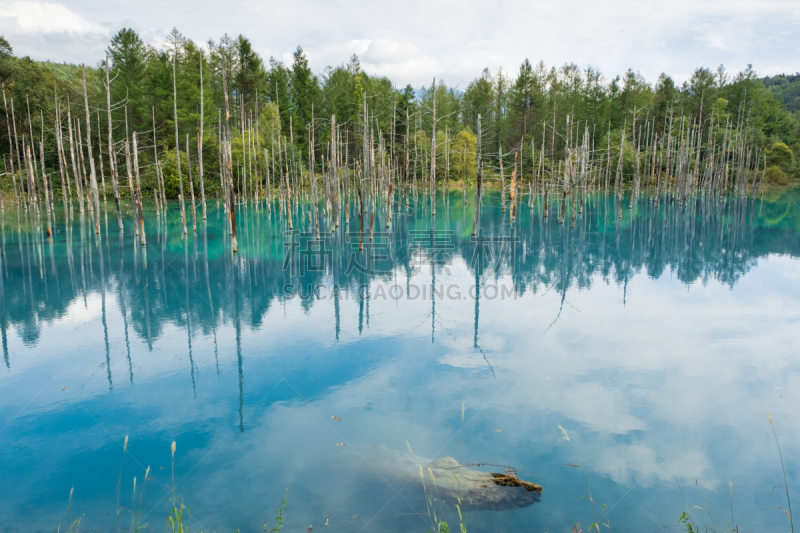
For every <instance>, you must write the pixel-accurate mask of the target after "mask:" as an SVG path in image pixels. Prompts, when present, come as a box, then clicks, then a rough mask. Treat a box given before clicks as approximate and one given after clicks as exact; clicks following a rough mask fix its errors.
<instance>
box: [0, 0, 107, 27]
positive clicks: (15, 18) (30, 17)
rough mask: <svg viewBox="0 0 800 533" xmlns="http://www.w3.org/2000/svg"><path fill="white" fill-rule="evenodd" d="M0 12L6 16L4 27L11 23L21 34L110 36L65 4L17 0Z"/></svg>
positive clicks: (0, 8)
mask: <svg viewBox="0 0 800 533" xmlns="http://www.w3.org/2000/svg"><path fill="white" fill-rule="evenodd" d="M0 11H2V13H3V15H2V17H0V20H3V23H4V25H6V24H8V23H9V22H10V23H11V24H13V25H14V27H15V29H16V30H17V31H18V32H20V33H23V34H27V35H36V34H40V33H61V32H67V33H69V34H71V35H73V36H74V35H76V34H86V33H99V34H102V35H107V34H108V30H107V29H106V28H104V27H103V26H101V25H99V24H95V23H93V22H89V21H88V20H86V19H85V18H83V16H81V15H80V14H79V13H76V12H74V11H72V10H71V9H69V8H68V7H67V6H65V5H63V4H56V3H53V2H35V1H34V2H30V1H25V2H21V1H19V0H15V1H11V2H0ZM6 19H11V20H10V21H9V20H6ZM18 35H19V33H18Z"/></svg>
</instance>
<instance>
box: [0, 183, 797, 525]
mask: <svg viewBox="0 0 800 533" xmlns="http://www.w3.org/2000/svg"><path fill="white" fill-rule="evenodd" d="M559 200H560V198H556V197H555V196H554V197H553V201H551V203H550V205H549V211H550V212H549V216H544V213H543V205H542V201H541V198H536V199H535V200H534V202H533V205H529V202H528V196H527V194H526V195H524V198H523V199H522V200H521V202H520V204H519V207H518V209H517V212H516V217H515V218H514V219H512V217H511V213H510V209H508V208H507V209H506V210H505V212H504V211H503V209H502V208H501V202H500V197H499V195H498V193H497V192H496V191H489V192H488V193H487V194H486V196H485V197H484V199H483V209H482V212H481V218H480V231H479V233H478V236H476V237H475V238H473V237H472V217H473V209H474V201H475V192H474V191H469V190H468V191H467V192H466V193H464V192H462V191H461V190H457V191H456V190H453V191H450V192H440V193H439V194H438V195H437V209H436V216H435V217H432V216H431V209H430V200H429V199H428V197H427V196H423V195H422V194H420V195H419V196H418V197H415V196H414V195H413V194H405V193H402V194H399V195H398V194H395V198H394V201H393V207H392V220H391V224H389V227H388V228H387V213H386V210H385V208H384V207H383V206H376V207H375V209H374V216H373V221H374V222H373V229H372V233H371V235H370V231H369V230H368V228H365V229H364V231H363V233H359V227H358V218H357V216H356V214H355V213H356V207H355V206H356V204H355V202H354V201H351V202H350V204H349V206H348V208H347V209H346V210H345V209H342V210H341V212H340V216H341V218H340V220H341V222H340V225H339V227H338V228H334V230H335V231H332V230H331V225H330V218H329V217H328V216H327V215H326V216H324V217H323V218H322V220H321V223H320V233H319V235H317V233H316V230H315V227H314V224H313V223H311V222H309V218H308V213H309V210H310V209H312V206H311V205H310V204H309V203H307V202H302V201H301V203H300V206H299V207H295V208H293V217H294V218H293V224H292V229H291V230H290V228H289V226H288V223H287V220H286V217H284V216H282V215H280V210H279V207H278V203H277V201H276V202H275V203H274V204H273V205H272V208H271V209H268V208H267V206H266V204H265V203H264V202H262V203H260V204H252V203H250V204H244V205H240V206H237V213H236V214H237V236H238V245H239V251H238V254H233V253H232V252H231V238H230V235H229V231H228V223H227V218H226V214H225V213H224V211H223V209H222V208H221V207H220V206H219V205H218V204H217V203H216V201H215V200H213V199H212V200H210V201H209V202H208V218H207V220H206V221H203V220H202V217H199V220H198V221H197V230H196V232H195V231H193V230H192V225H191V217H190V219H189V230H188V231H189V232H188V235H187V236H184V235H183V231H182V227H181V221H180V211H179V207H178V204H177V203H172V204H171V205H170V206H169V210H168V212H167V213H166V214H163V215H161V216H157V214H156V209H155V205H154V204H148V205H146V206H145V227H146V233H147V244H146V246H145V247H142V246H141V244H140V242H139V240H138V238H137V237H135V236H134V232H133V225H132V217H131V214H130V208H129V207H128V206H125V208H124V211H123V220H124V224H125V230H124V233H120V231H119V229H118V226H117V217H116V212H115V210H114V207H113V202H112V201H111V199H110V198H109V201H108V203H107V204H103V202H102V201H101V217H100V219H101V220H100V227H101V232H100V235H96V234H95V231H94V223H93V221H92V219H91V217H89V216H88V215H87V216H86V217H81V215H80V213H79V210H78V206H77V204H76V205H74V206H73V211H72V215H71V216H69V215H68V213H69V208H66V209H65V207H64V206H63V205H60V204H56V205H55V206H54V212H53V215H52V216H53V222H52V228H53V237H52V240H48V238H47V236H46V235H45V231H44V227H45V221H46V216H45V214H44V212H42V213H41V214H40V215H36V214H34V213H32V212H31V211H25V210H22V209H18V208H17V207H15V206H6V208H5V211H4V212H3V213H2V215H1V216H0V218H1V221H2V235H0V238H2V249H0V270H1V272H0V280H1V281H2V284H1V285H0V291H2V304H3V305H2V309H1V310H0V325H1V326H2V348H3V360H2V361H0V450H2V461H0V487H2V497H0V516H2V525H1V526H0V531H2V532H3V533H5V532H9V533H12V532H13V533H16V532H31V531H43V532H44V531H47V532H53V531H56V529H57V528H58V527H59V524H60V525H61V531H65V530H66V528H67V507H68V502H69V498H70V489H72V488H74V492H73V495H72V500H71V508H70V519H72V520H74V519H75V518H77V517H80V516H83V524H82V526H81V529H82V530H83V531H107V532H112V531H117V505H118V504H117V482H118V479H119V478H120V469H122V474H121V479H122V483H121V488H120V503H119V506H120V507H124V509H123V510H122V511H121V512H120V514H119V516H120V520H121V523H122V525H123V527H122V529H123V530H124V527H125V525H126V524H129V523H130V521H131V514H130V513H129V511H128V509H129V508H131V506H132V504H131V501H132V498H133V477H134V476H136V478H137V495H139V496H141V495H142V485H143V484H144V483H145V480H144V476H145V469H146V468H147V467H148V466H149V467H150V478H151V479H148V480H147V482H146V486H145V488H144V494H143V498H142V499H141V509H142V510H141V515H142V520H143V522H146V523H147V524H149V526H148V527H149V529H151V530H153V531H163V530H165V528H166V527H167V513H168V510H167V508H166V502H167V499H168V497H169V495H170V490H171V487H172V484H173V481H172V462H171V458H170V444H171V443H172V441H175V442H176V446H177V450H176V453H175V458H174V478H175V480H174V484H175V490H176V492H178V493H179V494H181V495H183V496H182V497H183V498H184V500H185V502H186V505H187V506H188V508H189V509H190V511H191V517H190V518H187V522H186V524H187V525H188V528H189V531H204V532H206V533H208V532H211V531H218V532H233V531H235V530H236V529H237V528H238V529H240V530H241V531H242V532H245V531H262V530H263V525H262V523H263V522H264V521H266V522H267V524H268V525H269V526H270V527H272V526H273V525H274V520H275V514H276V507H277V506H278V505H279V503H280V501H281V499H282V498H283V496H284V493H285V491H286V488H287V487H288V488H289V494H288V498H287V505H286V512H285V521H284V528H283V530H284V531H297V532H300V531H306V530H307V528H308V527H309V526H322V527H325V526H324V524H325V522H326V519H328V521H329V522H328V523H329V527H328V528H329V529H331V530H335V531H342V532H359V531H364V532H368V531H369V532H372V531H386V532H411V531H419V532H421V533H425V532H426V531H428V530H429V529H431V528H432V526H431V519H432V517H431V516H429V512H428V509H429V507H430V506H431V505H432V506H433V507H432V508H431V509H435V510H436V512H437V518H441V517H442V515H444V518H445V520H447V521H448V522H449V523H450V525H451V527H452V528H453V529H454V530H458V513H457V512H456V510H455V508H454V506H453V505H452V503H450V502H446V501H445V502H440V501H439V499H440V498H437V494H436V491H435V489H433V488H432V482H430V481H427V483H426V487H425V488H423V486H422V484H421V483H420V480H419V478H418V476H417V477H414V476H410V477H409V476H408V475H405V474H406V473H405V472H401V471H399V470H398V471H397V472H394V471H393V470H392V464H393V463H392V461H393V458H398V457H399V458H407V457H406V456H407V454H408V453H409V447H410V448H411V449H412V450H413V453H414V456H415V457H416V458H417V459H418V460H420V461H422V462H424V461H425V460H424V459H422V458H428V460H430V459H436V458H442V457H453V458H455V459H456V460H459V461H461V462H462V463H463V464H467V463H470V464H476V463H489V464H491V465H498V466H485V465H484V466H478V467H472V468H473V469H474V470H480V471H485V472H502V471H503V467H504V466H511V467H514V468H516V469H517V472H518V473H517V475H518V476H519V477H520V478H521V479H524V480H527V481H531V482H533V483H537V484H539V485H541V486H542V487H543V489H544V490H543V493H542V495H541V497H540V498H538V499H537V500H535V501H533V502H532V504H530V505H527V504H526V505H522V506H519V508H516V509H511V508H506V509H492V508H489V506H482V505H476V506H474V507H473V508H471V509H467V508H465V510H464V513H463V518H464V520H465V524H466V527H467V530H468V531H470V532H477V531H487V532H488V531H541V532H568V531H571V530H572V527H573V525H574V524H575V523H580V524H581V527H582V529H583V531H588V530H589V526H590V524H592V523H593V522H594V521H595V515H594V512H593V510H592V503H591V501H590V500H589V499H588V498H584V497H583V496H585V495H587V494H588V490H591V494H592V497H593V500H594V504H595V507H596V511H597V515H598V518H599V519H600V520H601V521H602V522H603V523H606V522H610V525H611V530H612V531H637V532H641V531H657V530H659V529H661V528H668V529H667V530H669V531H678V530H679V529H680V528H678V527H677V526H676V524H677V523H678V519H679V518H680V517H681V513H683V512H684V511H686V510H687V509H688V510H689V511H690V512H691V514H692V516H693V518H694V520H695V521H696V522H698V523H699V524H700V525H701V526H705V525H711V524H712V520H713V523H714V524H716V525H717V526H719V527H721V528H723V529H725V528H726V527H727V526H726V523H728V522H733V523H735V524H737V525H738V526H739V529H740V530H741V531H775V532H785V531H788V530H789V527H790V524H789V520H788V518H787V515H786V514H784V512H782V511H781V510H780V509H779V507H783V508H786V506H787V501H786V493H785V491H784V488H783V486H784V477H783V476H784V474H783V472H782V468H781V459H780V457H779V453H778V447H777V446H776V438H775V436H777V440H778V443H779V444H780V449H781V452H782V455H783V461H784V464H785V471H786V477H787V480H788V486H789V490H790V493H792V495H794V494H797V493H798V491H800V438H799V437H800V409H798V406H800V354H799V353H798V349H799V348H798V347H800V329H799V328H798V326H800V205H799V202H800V190H797V189H794V190H786V191H768V192H767V193H766V194H765V196H764V197H763V198H755V199H750V198H736V197H729V198H725V199H720V198H710V199H709V198H699V197H698V198H694V199H693V200H691V201H690V202H689V203H688V204H687V205H683V206H681V205H679V204H678V203H677V202H676V201H675V200H674V199H672V198H670V197H662V198H661V199H660V200H659V202H658V203H656V202H654V201H653V200H652V199H650V198H638V199H636V201H635V202H633V205H632V208H629V206H630V205H631V204H630V202H629V199H628V198H625V199H624V200H623V202H622V207H621V212H620V211H619V210H618V207H617V206H616V205H615V201H614V200H613V198H612V196H610V195H604V194H602V193H599V194H593V195H588V196H586V198H585V200H584V205H583V207H582V210H580V209H579V211H580V212H578V213H576V215H575V216H574V217H573V216H572V207H571V206H569V205H568V210H567V213H566V218H565V221H564V223H563V224H561V223H559V220H558V214H557V211H558V209H559V207H560V206H559V203H560V202H559ZM320 209H321V208H320ZM370 211H372V207H371V206H370ZM198 213H199V210H198ZM345 213H347V214H348V215H349V217H350V220H349V223H348V222H347V221H345V220H344V216H345ZM620 214H621V216H620ZM367 221H368V217H365V225H366V226H368V223H367ZM462 406H463V422H462ZM767 411H769V412H771V414H772V419H773V421H774V425H775V435H774V434H773V430H772V427H771V426H770V423H769V421H768V418H767ZM334 417H337V418H334ZM339 419H340V421H339ZM561 428H563V431H562V429H561ZM126 435H127V436H128V437H129V441H128V446H127V451H126V453H125V454H124V462H123V442H124V440H125V437H126ZM565 435H568V436H569V438H568V439H567V438H566V437H565ZM387 458H389V460H387ZM573 465H579V466H580V467H581V468H579V467H578V466H573ZM426 475H427V474H426ZM584 475H585V478H584ZM426 480H427V478H426ZM587 485H588V489H587ZM504 490H524V489H521V488H518V487H517V488H504ZM426 491H427V492H426ZM426 493H427V495H428V496H430V497H431V500H433V502H432V504H431V502H430V501H429V500H428V498H427V497H426ZM138 501H139V500H137V505H138ZM603 506H604V507H605V510H603ZM695 506H696V507H695ZM465 507H466V506H465ZM705 507H708V510H709V511H708V512H707V511H706V510H705V509H704V508H705ZM795 507H796V508H800V497H798V500H797V502H796V505H795ZM606 512H607V514H606ZM331 513H332V515H331ZM431 514H432V513H431ZM354 515H355V518H353V519H352V520H351V517H353V516H354ZM328 528H326V529H328ZM606 529H607V528H606V526H603V530H606ZM684 530H685V529H684Z"/></svg>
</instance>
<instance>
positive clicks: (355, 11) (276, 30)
mask: <svg viewBox="0 0 800 533" xmlns="http://www.w3.org/2000/svg"><path fill="white" fill-rule="evenodd" d="M174 26H177V27H178V28H179V29H180V30H181V31H182V32H183V33H184V34H185V35H187V36H188V37H190V38H191V39H193V40H195V41H197V42H205V41H207V40H208V39H215V40H218V39H219V37H220V36H221V35H222V34H223V33H225V32H227V33H229V34H231V35H237V34H239V33H242V34H244V35H246V36H247V37H249V38H250V39H251V40H252V41H253V44H254V46H255V48H256V50H257V51H258V52H259V53H260V54H261V55H262V56H264V58H265V59H267V58H269V57H270V56H274V57H276V58H278V59H282V60H285V61H290V60H291V52H292V51H293V50H294V49H295V48H296V47H297V45H298V44H299V45H302V46H303V48H304V49H305V50H306V53H307V56H308V58H309V61H310V64H311V67H312V68H313V69H314V70H315V71H316V72H322V71H323V69H324V68H325V67H326V66H327V65H338V64H341V63H343V62H345V61H347V59H348V57H349V56H350V55H351V54H353V53H356V54H358V55H359V57H360V58H361V60H362V65H363V66H364V68H365V69H366V70H367V71H368V72H370V73H372V74H379V75H387V76H389V77H391V79H392V80H393V81H395V83H396V84H397V85H405V84H407V83H411V84H412V85H414V86H415V87H417V88H418V87H420V86H421V85H423V84H424V85H428V84H430V82H431V79H432V78H433V77H434V76H435V77H436V78H438V79H443V80H445V81H446V82H447V84H448V85H450V86H455V85H459V89H461V88H463V87H464V86H466V84H467V83H468V82H469V81H470V80H472V79H473V78H475V77H476V76H478V75H479V74H480V72H481V71H482V70H483V69H484V68H486V67H488V68H489V69H490V71H491V72H492V74H495V73H496V72H497V71H498V70H499V69H500V68H501V67H502V68H503V71H504V72H507V73H510V74H514V73H515V72H516V71H517V69H518V68H519V64H520V63H521V62H522V60H523V59H525V58H526V57H527V58H529V59H530V60H531V62H533V63H536V62H538V61H539V60H543V61H544V62H545V63H546V64H547V65H548V66H551V65H556V66H560V65H562V64H564V63H565V62H574V63H576V64H578V65H579V66H580V67H582V68H585V67H587V66H589V65H593V66H599V68H600V70H601V71H602V72H603V73H604V74H605V75H606V77H607V78H611V77H613V76H614V75H617V74H621V73H623V72H624V71H625V70H627V69H628V68H633V69H634V70H638V71H640V72H641V73H642V74H643V75H644V76H645V77H646V78H647V79H648V80H649V81H651V82H653V81H655V79H656V78H657V77H658V75H659V74H660V73H661V72H666V73H668V74H670V75H671V76H673V77H674V78H675V79H676V80H678V81H683V80H684V79H686V78H687V77H688V76H689V75H690V74H691V72H692V71H693V70H694V69H695V68H696V67H698V66H706V67H709V68H712V69H715V68H716V67H717V66H718V65H719V64H724V65H725V66H726V68H727V69H728V70H729V71H730V72H736V71H739V70H741V69H743V68H745V66H746V65H747V64H748V63H752V64H753V67H754V68H755V70H756V71H757V72H758V74H759V75H772V74H777V73H780V72H792V73H793V72H796V71H800V60H799V59H798V58H800V2H798V1H797V0H644V1H637V0H616V1H612V0H562V1H547V2H544V1H517V0H501V1H498V2H480V1H477V0H459V1H458V2H456V1H448V0H408V1H406V2H377V1H366V0H351V1H347V2H342V1H337V0H334V1H320V0H294V1H292V2H260V1H256V0H244V1H241V0H239V1H237V0H233V1H225V0H176V1H171V2H168V3H167V2H163V1H158V0H103V1H99V0H77V1H68V2H58V1H53V2H43V1H39V0H0V32H2V34H3V35H5V37H6V38H7V39H9V41H10V42H11V43H12V45H13V46H14V49H15V53H16V54H17V55H20V56H22V55H30V56H31V57H33V58H34V59H50V60H53V61H57V62H61V61H69V62H76V63H80V62H87V63H89V64H94V63H96V62H97V61H98V60H99V59H101V58H102V56H103V55H104V50H105V47H106V46H107V44H108V41H109V39H110V38H111V36H112V35H113V34H114V33H115V32H116V31H117V30H119V29H120V28H122V27H131V28H134V29H135V30H137V31H138V32H139V33H140V34H141V35H142V37H143V38H144V39H145V41H147V42H148V43H150V44H152V45H155V46H159V45H160V44H161V43H162V42H163V39H164V35H165V32H167V31H169V30H170V29H171V28H172V27H174Z"/></svg>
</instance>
